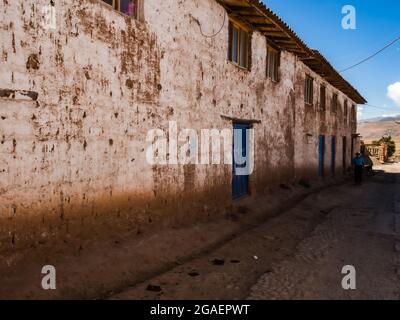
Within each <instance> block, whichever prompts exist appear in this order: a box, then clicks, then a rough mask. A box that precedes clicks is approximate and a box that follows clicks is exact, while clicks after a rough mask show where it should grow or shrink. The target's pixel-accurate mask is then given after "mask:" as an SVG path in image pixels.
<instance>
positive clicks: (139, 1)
mask: <svg viewBox="0 0 400 320" xmlns="http://www.w3.org/2000/svg"><path fill="white" fill-rule="evenodd" d="M111 1H112V4H109V3H107V2H106V1H105V0H99V2H101V3H103V4H104V5H106V6H108V7H110V8H111V9H113V10H115V11H117V12H119V13H120V14H122V15H124V16H126V17H130V18H133V19H135V20H139V21H142V20H143V12H142V11H143V9H142V5H143V1H144V0H135V1H136V12H135V14H134V15H132V16H129V15H127V14H125V13H124V12H122V11H121V0H111Z"/></svg>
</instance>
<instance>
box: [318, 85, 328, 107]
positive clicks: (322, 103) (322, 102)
mask: <svg viewBox="0 0 400 320" xmlns="http://www.w3.org/2000/svg"><path fill="white" fill-rule="evenodd" d="M319 106H320V108H321V110H326V87H325V86H324V85H321V87H320V88H319Z"/></svg>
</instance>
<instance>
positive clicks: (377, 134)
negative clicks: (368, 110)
mask: <svg viewBox="0 0 400 320" xmlns="http://www.w3.org/2000/svg"><path fill="white" fill-rule="evenodd" d="M396 122H399V123H400V115H399V116H394V117H379V118H372V119H367V120H361V121H360V122H359V123H358V132H359V133H360V134H361V136H362V139H363V140H367V141H370V140H379V139H380V138H381V137H382V136H384V135H386V134H389V135H391V136H392V137H393V138H400V124H397V123H396Z"/></svg>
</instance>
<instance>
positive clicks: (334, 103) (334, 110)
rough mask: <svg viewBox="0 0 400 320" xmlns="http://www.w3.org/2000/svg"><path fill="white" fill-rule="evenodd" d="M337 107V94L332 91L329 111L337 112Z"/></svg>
mask: <svg viewBox="0 0 400 320" xmlns="http://www.w3.org/2000/svg"><path fill="white" fill-rule="evenodd" d="M338 107H339V94H338V93H334V94H333V95H332V106H331V109H332V110H331V111H332V113H335V114H337V112H338Z"/></svg>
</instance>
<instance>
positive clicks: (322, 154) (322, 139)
mask: <svg viewBox="0 0 400 320" xmlns="http://www.w3.org/2000/svg"><path fill="white" fill-rule="evenodd" d="M318 150H319V176H320V177H323V176H324V173H325V136H319V149H318Z"/></svg>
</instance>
